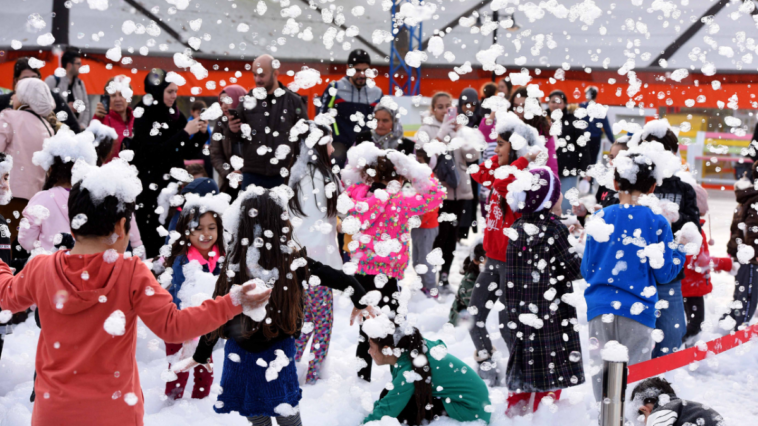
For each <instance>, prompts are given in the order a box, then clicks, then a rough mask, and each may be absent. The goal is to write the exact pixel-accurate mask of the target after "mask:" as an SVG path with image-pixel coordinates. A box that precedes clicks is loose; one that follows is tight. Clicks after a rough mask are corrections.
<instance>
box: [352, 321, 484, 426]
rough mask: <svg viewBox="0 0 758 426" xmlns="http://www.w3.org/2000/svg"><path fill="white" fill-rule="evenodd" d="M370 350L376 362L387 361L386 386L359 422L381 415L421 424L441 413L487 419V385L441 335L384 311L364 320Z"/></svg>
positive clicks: (465, 419) (459, 418)
mask: <svg viewBox="0 0 758 426" xmlns="http://www.w3.org/2000/svg"><path fill="white" fill-rule="evenodd" d="M363 330H364V332H365V333H367V334H368V336H369V339H370V341H369V342H370V343H369V344H370V347H371V349H369V353H370V354H371V358H372V359H373V360H374V362H375V363H376V365H380V366H381V365H389V366H390V371H391V372H392V386H386V387H385V389H384V390H383V391H382V393H381V395H380V397H379V401H377V402H376V403H374V409H373V411H372V412H371V414H369V415H368V416H367V417H366V418H365V419H363V423H368V422H372V421H379V420H381V419H382V417H384V416H389V417H393V418H396V419H397V420H398V421H399V422H400V423H403V424H408V425H421V424H424V423H426V422H430V421H432V420H436V419H438V418H439V417H442V416H449V417H450V418H452V419H454V420H457V421H460V422H473V421H476V420H484V422H485V423H489V421H490V412H489V411H488V409H489V408H491V406H490V401H489V391H488V389H487V385H485V384H484V382H483V381H482V379H481V378H479V377H478V376H477V375H476V374H474V372H473V371H471V370H470V369H469V368H468V366H467V365H466V364H465V363H464V362H463V361H461V360H460V359H458V358H456V357H454V356H453V355H450V354H449V353H447V347H446V346H445V344H444V343H442V341H441V340H437V341H431V340H427V339H424V338H423V337H422V336H421V333H420V332H419V331H418V329H417V328H416V327H413V326H403V325H400V326H398V328H395V324H394V323H393V322H392V321H391V320H390V319H389V318H387V316H385V315H379V316H377V317H376V318H372V319H369V320H366V321H365V322H364V323H363Z"/></svg>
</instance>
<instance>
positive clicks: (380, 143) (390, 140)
mask: <svg viewBox="0 0 758 426" xmlns="http://www.w3.org/2000/svg"><path fill="white" fill-rule="evenodd" d="M379 111H385V112H387V113H388V114H389V115H390V117H391V118H392V130H390V131H389V133H387V134H386V135H384V136H379V135H377V134H376V130H375V129H372V130H371V140H373V141H374V145H376V147H377V148H379V149H397V147H398V146H399V145H400V139H402V138H403V134H404V133H403V125H402V123H400V117H398V116H397V111H393V110H392V109H391V108H389V107H387V106H385V105H382V104H378V105H377V106H376V107H375V108H374V116H376V113H377V112H379Z"/></svg>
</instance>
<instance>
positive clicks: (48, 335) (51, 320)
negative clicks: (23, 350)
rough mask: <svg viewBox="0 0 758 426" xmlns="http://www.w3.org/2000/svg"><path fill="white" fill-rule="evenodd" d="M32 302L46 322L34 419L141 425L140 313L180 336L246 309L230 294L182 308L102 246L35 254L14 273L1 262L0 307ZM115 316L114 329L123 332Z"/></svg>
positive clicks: (65, 425)
mask: <svg viewBox="0 0 758 426" xmlns="http://www.w3.org/2000/svg"><path fill="white" fill-rule="evenodd" d="M85 271H86V272H87V273H88V274H89V277H87V276H86V275H85V278H86V279H85V278H82V275H83V274H84V272H85ZM33 304H36V305H37V309H38V310H39V315H40V321H41V323H42V324H44V326H43V327H42V331H41V333H40V336H39V341H38V342H37V359H36V362H35V366H36V370H37V380H36V382H35V384H34V388H35V390H36V393H37V400H36V401H35V403H34V411H33V413H32V426H43V425H59V426H74V425H76V426H95V425H110V424H118V425H129V426H141V425H142V424H143V420H142V417H143V416H144V414H145V409H144V399H143V396H142V388H141V386H140V379H139V371H138V368H137V359H136V356H135V351H136V349H137V317H139V318H140V319H141V320H142V322H144V324H145V325H146V326H147V328H149V329H150V330H152V331H153V332H154V333H155V334H156V335H157V336H158V338H159V339H162V340H165V341H166V342H169V343H180V342H182V341H185V340H189V339H192V338H194V337H197V336H201V335H203V334H206V333H209V332H211V331H213V330H215V329H216V328H218V327H220V326H222V325H223V324H225V323H226V322H227V321H229V320H231V319H232V318H234V317H235V316H236V315H239V314H240V313H242V306H234V305H233V304H232V300H231V298H230V297H229V295H226V296H224V297H217V298H216V300H207V301H205V302H203V304H202V305H200V306H199V307H194V308H187V309H182V310H181V311H180V310H179V309H178V308H177V307H176V305H175V304H174V303H173V301H172V298H171V295H170V294H169V292H168V291H166V290H164V289H163V287H161V285H160V284H159V283H158V282H157V281H156V280H155V278H153V275H152V274H151V273H150V270H148V268H147V266H145V264H144V263H142V261H141V260H139V259H138V258H135V257H132V258H129V259H124V258H123V256H118V259H117V260H116V261H115V262H113V263H108V262H106V261H105V260H104V256H103V253H97V254H89V255H70V254H69V253H68V252H66V251H59V252H57V253H55V254H53V255H38V256H37V257H35V258H34V259H32V260H30V261H29V263H28V264H27V265H26V267H25V268H24V270H23V271H22V272H21V273H19V274H18V275H16V276H13V274H12V273H11V271H10V269H9V268H8V266H7V265H6V264H5V263H2V262H0V307H2V309H8V310H10V311H12V312H20V311H23V310H25V309H26V308H28V307H30V306H31V305H33ZM117 310H118V311H121V312H122V314H121V315H123V316H121V318H122V320H121V321H115V322H116V323H118V322H121V324H122V325H123V329H122V330H123V334H122V335H111V334H109V332H107V331H106V328H105V322H106V320H109V318H111V315H113V314H114V312H115V311H117ZM112 322H113V320H110V322H109V329H110V330H111V332H112V333H114V334H119V333H118V331H115V332H114V329H113V328H111V327H110V325H111V323H112ZM116 328H118V327H116Z"/></svg>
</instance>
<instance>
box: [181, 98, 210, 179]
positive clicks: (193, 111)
mask: <svg viewBox="0 0 758 426" xmlns="http://www.w3.org/2000/svg"><path fill="white" fill-rule="evenodd" d="M206 108H208V105H206V103H205V102H204V101H202V100H200V99H198V100H196V101H195V102H192V106H191V107H190V116H189V118H188V120H189V121H192V120H202V119H201V118H200V114H202V113H203V112H204V111H205V109H206ZM212 134H213V131H212V129H211V126H210V124H207V123H206V125H205V126H203V127H201V128H200V132H198V134H197V138H198V139H197V140H198V141H200V142H201V143H202V144H204V145H205V148H204V149H203V151H202V152H201V153H200V155H199V156H198V157H197V158H186V159H185V161H184V166H185V167H188V166H189V165H190V164H192V161H191V160H202V167H203V169H204V170H205V175H206V176H213V164H211V157H210V153H209V154H205V152H209V151H208V150H209V149H210V146H211V135H212ZM203 135H205V136H203ZM203 139H205V141H203ZM193 142H194V138H193ZM187 160H190V161H187ZM190 173H191V174H192V175H193V176H194V173H192V172H190Z"/></svg>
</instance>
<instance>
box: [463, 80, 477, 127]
mask: <svg viewBox="0 0 758 426" xmlns="http://www.w3.org/2000/svg"><path fill="white" fill-rule="evenodd" d="M464 98H465V99H464ZM465 104H472V105H473V106H474V110H473V111H472V112H470V113H469V114H466V117H468V123H467V124H466V126H468V127H476V126H479V123H480V122H481V121H482V106H481V104H480V103H479V93H478V92H477V91H476V89H474V88H473V87H467V88H465V89H463V91H462V92H461V95H460V96H459V97H458V114H463V105H465Z"/></svg>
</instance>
